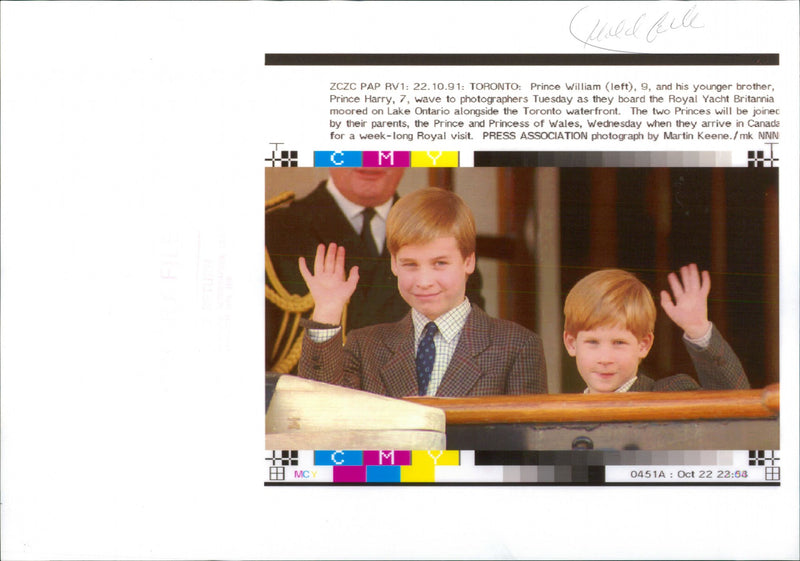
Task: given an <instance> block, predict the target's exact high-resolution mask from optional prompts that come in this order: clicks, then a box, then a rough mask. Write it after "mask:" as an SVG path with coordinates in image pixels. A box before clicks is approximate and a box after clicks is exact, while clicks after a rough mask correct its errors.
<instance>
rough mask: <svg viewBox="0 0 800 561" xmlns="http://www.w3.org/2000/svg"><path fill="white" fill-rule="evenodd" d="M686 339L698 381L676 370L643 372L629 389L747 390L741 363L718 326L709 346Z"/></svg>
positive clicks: (748, 384) (639, 390)
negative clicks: (653, 375)
mask: <svg viewBox="0 0 800 561" xmlns="http://www.w3.org/2000/svg"><path fill="white" fill-rule="evenodd" d="M683 342H684V345H686V350H687V351H689V356H690V357H691V359H692V363H693V364H694V368H695V370H696V371H697V377H698V378H699V380H700V383H699V384H698V383H697V382H696V381H695V380H694V378H692V377H691V376H688V375H686V374H675V375H674V376H669V377H667V378H662V379H660V380H653V379H652V378H649V377H648V376H645V375H642V374H640V375H639V376H638V378H637V379H636V382H634V383H633V385H632V386H631V388H630V389H629V390H628V391H629V392H679V391H693V390H700V389H705V390H746V389H748V388H749V387H750V382H749V381H748V380H747V375H746V374H745V372H744V368H743V367H742V363H741V362H739V358H738V357H737V356H736V353H734V352H733V349H732V348H731V347H730V345H728V343H727V341H725V339H724V338H723V337H722V335H721V334H720V332H719V331H718V330H717V328H716V327H712V328H711V341H709V344H708V347H706V348H701V347H698V346H697V345H693V344H692V343H689V342H688V341H686V340H685V339H684V341H683Z"/></svg>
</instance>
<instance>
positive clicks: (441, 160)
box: [411, 150, 458, 168]
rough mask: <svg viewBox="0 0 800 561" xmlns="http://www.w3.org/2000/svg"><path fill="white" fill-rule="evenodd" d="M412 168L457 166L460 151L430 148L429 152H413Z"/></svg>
mask: <svg viewBox="0 0 800 561" xmlns="http://www.w3.org/2000/svg"><path fill="white" fill-rule="evenodd" d="M411 167H412V168H457V167H458V151H455V152H440V151H438V150H429V151H427V152H411Z"/></svg>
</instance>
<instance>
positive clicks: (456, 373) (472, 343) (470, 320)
mask: <svg viewBox="0 0 800 561" xmlns="http://www.w3.org/2000/svg"><path fill="white" fill-rule="evenodd" d="M491 343H492V342H491V341H490V340H489V329H488V321H487V316H486V314H485V313H484V312H483V311H482V310H481V309H480V308H478V307H476V306H475V305H473V306H472V311H471V312H470V314H469V316H468V317H467V322H466V323H465V324H464V329H463V330H462V331H461V337H460V338H459V340H458V346H456V350H455V352H453V358H451V359H450V364H449V365H448V367H447V372H445V375H444V378H443V379H442V383H441V384H440V385H439V389H438V390H437V391H436V395H437V396H453V395H461V396H463V395H469V391H470V390H471V389H472V387H473V386H474V385H475V383H476V382H477V381H478V378H480V377H481V375H482V374H483V371H482V370H481V368H480V366H479V364H478V360H477V357H478V356H479V355H480V354H481V353H482V352H483V351H485V350H486V349H487V348H488V347H489V345H491Z"/></svg>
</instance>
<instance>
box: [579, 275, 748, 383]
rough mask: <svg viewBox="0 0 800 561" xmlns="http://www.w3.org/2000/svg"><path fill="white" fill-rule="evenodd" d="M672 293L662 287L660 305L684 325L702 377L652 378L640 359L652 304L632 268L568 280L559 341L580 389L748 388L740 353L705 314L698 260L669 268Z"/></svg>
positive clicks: (705, 285)
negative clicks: (574, 281)
mask: <svg viewBox="0 0 800 561" xmlns="http://www.w3.org/2000/svg"><path fill="white" fill-rule="evenodd" d="M668 281H669V285H670V288H671V289H672V293H673V296H674V302H673V299H672V298H670V295H669V293H668V292H667V291H662V292H661V307H662V308H663V309H664V311H665V312H666V314H667V315H668V316H669V317H670V319H671V320H672V321H674V322H675V323H676V324H677V325H678V326H679V327H680V328H681V329H683V330H684V336H683V341H684V344H685V346H686V349H687V350H688V352H689V356H690V357H691V359H692V363H693V364H694V366H695V369H696V371H697V375H698V378H699V380H700V383H699V384H698V383H697V382H696V381H695V380H694V379H693V378H691V377H690V376H688V375H686V374H676V375H674V376H669V377H667V378H662V379H660V380H657V381H655V380H653V379H651V378H649V377H647V376H645V375H643V374H640V373H639V371H638V370H639V363H640V362H641V361H642V359H644V358H645V357H646V356H647V354H648V353H649V352H650V349H651V348H652V346H653V339H654V335H653V328H654V326H655V320H656V306H655V303H654V302H653V298H652V296H651V295H650V291H649V290H648V289H647V287H645V286H644V284H642V282H641V281H639V280H638V279H637V278H636V277H635V276H634V275H632V274H631V273H628V272H626V271H622V270H619V269H606V270H602V271H597V272H594V273H592V274H590V275H588V276H586V277H584V278H583V279H581V280H580V281H578V283H577V284H576V285H575V286H574V287H573V288H572V290H571V291H570V292H569V294H568V295H567V299H566V301H565V303H564V345H565V346H566V348H567V352H568V353H569V355H570V356H572V357H575V360H576V362H577V366H578V372H579V373H580V375H581V377H582V378H583V381H584V382H586V385H587V388H586V390H585V393H611V392H627V391H631V392H635V391H686V390H697V389H716V390H719V389H746V388H749V387H750V385H749V383H748V381H747V376H746V375H745V373H744V369H743V368H742V365H741V363H740V362H739V359H738V358H737V356H736V354H735V353H734V352H733V350H732V349H731V348H730V346H729V345H728V343H727V342H726V341H725V340H724V339H723V338H722V336H721V335H720V333H719V331H717V329H716V328H715V327H714V326H713V324H712V323H711V322H710V321H708V308H707V299H708V293H709V291H710V289H711V280H710V277H709V274H708V272H707V271H703V273H702V276H701V274H700V273H699V272H698V269H697V265H695V264H691V265H688V266H685V267H682V268H681V269H680V279H679V278H678V276H677V275H676V274H675V273H670V274H669V276H668Z"/></svg>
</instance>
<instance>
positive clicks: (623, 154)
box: [473, 150, 778, 168]
mask: <svg viewBox="0 0 800 561" xmlns="http://www.w3.org/2000/svg"><path fill="white" fill-rule="evenodd" d="M777 162H778V158H776V157H775V156H774V154H772V153H770V151H764V150H758V151H748V160H747V166H748V167H762V168H771V167H778V166H777V165H776V164H777ZM473 166H474V167H476V168H477V167H573V168H580V167H645V168H651V167H668V168H675V167H737V166H734V164H733V155H732V153H731V152H711V151H706V152H703V151H638V152H637V151H605V152H604V151H594V152H580V151H571V152H567V151H563V152H514V151H498V152H474V153H473Z"/></svg>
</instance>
